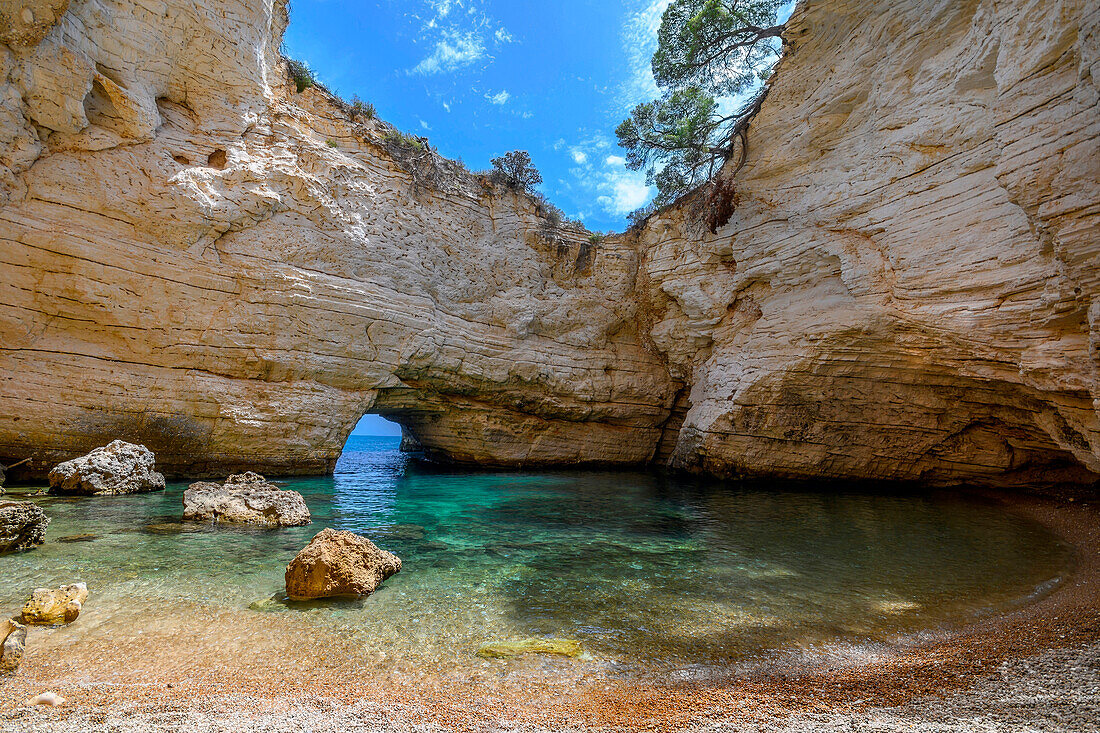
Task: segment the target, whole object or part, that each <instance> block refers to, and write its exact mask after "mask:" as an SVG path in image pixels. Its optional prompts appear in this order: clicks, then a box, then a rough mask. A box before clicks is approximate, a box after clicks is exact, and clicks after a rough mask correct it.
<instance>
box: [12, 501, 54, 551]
mask: <svg viewBox="0 0 1100 733" xmlns="http://www.w3.org/2000/svg"><path fill="white" fill-rule="evenodd" d="M49 523H50V518H49V517H47V516H46V513H45V512H43V511H42V508H41V507H40V506H38V505H37V504H33V503H31V502H29V501H0V554H3V553H5V552H21V551H23V550H30V549H32V548H34V547H37V546H38V545H41V544H42V543H43V542H45V541H46V526H47V525H48V524H49Z"/></svg>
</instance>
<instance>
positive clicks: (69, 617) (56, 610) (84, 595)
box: [22, 583, 88, 626]
mask: <svg viewBox="0 0 1100 733" xmlns="http://www.w3.org/2000/svg"><path fill="white" fill-rule="evenodd" d="M86 600H88V586H87V585H85V584H84V583H73V584H72V585H63V586H61V587H60V588H57V589H56V590H51V589H49V588H36V589H35V591H34V592H33V593H31V597H30V599H29V600H28V601H27V602H26V603H24V604H23V614H22V619H23V623H25V624H29V625H32V626H59V625H61V624H71V623H72V622H73V621H76V617H77V616H79V615H80V611H81V609H83V607H84V602H85V601H86Z"/></svg>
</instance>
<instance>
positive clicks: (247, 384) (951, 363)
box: [0, 0, 1100, 484]
mask: <svg viewBox="0 0 1100 733" xmlns="http://www.w3.org/2000/svg"><path fill="white" fill-rule="evenodd" d="M1098 16H1100V11H1097V10H1096V9H1093V8H1091V7H1090V6H1089V4H1087V3H1085V2H1084V1H1083V0H1081V1H1080V2H1056V1H1055V2H1034V3H1030V2H1026V1H1025V0H1013V1H1012V2H1007V3H1005V2H994V1H993V0H972V1H971V0H963V1H962V2H955V1H952V2H947V1H946V0H939V1H934V0H895V1H893V2H887V3H876V4H873V5H868V4H866V3H855V2H848V1H847V0H807V1H806V2H804V4H803V5H802V6H801V7H800V9H799V10H798V11H797V13H796V16H795V18H793V19H792V22H791V28H790V31H789V33H788V36H789V40H790V49H789V53H788V57H787V58H786V59H785V61H784V62H783V63H782V66H781V69H780V70H779V72H778V73H777V76H776V78H775V80H774V83H773V86H772V89H771V93H770V95H769V98H768V100H767V102H766V104H765V106H764V109H763V111H762V112H761V114H760V116H759V117H758V119H757V121H756V123H755V124H754V126H753V129H752V132H751V136H750V150H749V155H748V162H747V164H746V165H745V167H744V168H743V169H742V170H741V171H740V172H739V173H738V174H737V175H736V177H735V180H734V181H733V189H734V191H735V195H734V202H733V203H734V204H735V209H734V215H733V217H732V218H731V219H730V221H729V222H728V223H727V224H726V225H724V226H723V227H721V228H720V229H719V230H718V232H717V234H713V235H712V234H710V233H708V232H706V231H705V229H704V228H703V227H701V226H700V225H699V224H698V223H697V222H698V221H699V220H700V216H699V212H698V211H697V210H696V209H698V208H699V205H698V204H697V203H696V202H695V201H694V200H688V201H686V202H684V204H683V205H681V206H679V207H676V208H674V209H672V210H669V211H666V212H664V213H662V214H661V215H660V216H658V217H654V218H653V219H652V220H651V221H650V222H649V223H648V225H647V226H646V227H645V228H644V229H643V230H642V231H640V232H635V233H632V234H630V235H626V236H623V237H612V238H609V239H608V240H605V241H604V242H602V243H601V244H600V245H599V246H598V247H596V248H592V247H590V246H589V245H588V244H587V242H586V240H585V236H584V234H583V233H581V232H577V231H574V230H570V229H562V228H555V227H551V226H549V225H548V223H547V222H546V221H545V220H543V219H542V218H541V216H540V214H539V211H538V208H537V206H536V205H535V204H534V203H533V202H532V201H530V200H529V199H527V198H526V197H523V196H519V195H516V194H514V193H512V192H509V191H507V190H505V189H502V188H497V187H493V186H491V185H488V184H486V183H485V182H483V181H481V180H480V179H478V178H477V177H474V176H470V175H468V174H466V173H464V172H462V171H461V170H459V169H457V168H456V167H454V166H452V165H449V164H447V163H446V162H441V161H439V160H438V159H437V158H434V157H432V156H428V155H426V154H424V153H423V151H418V150H416V149H415V147H413V148H410V147H408V146H405V147H402V146H400V145H395V144H394V143H393V142H392V141H388V140H387V129H388V128H387V126H386V125H384V124H383V123H381V122H379V121H376V120H368V119H365V118H364V117H363V116H358V117H355V116H353V115H349V113H348V110H347V109H346V108H345V107H343V106H341V105H340V104H339V103H338V102H336V101H335V100H332V99H331V98H329V97H328V96H327V95H325V94H324V93H323V92H321V91H319V90H316V89H309V90H306V91H305V92H303V93H301V94H296V93H295V91H294V87H293V85H292V84H291V83H289V82H288V80H287V76H286V73H285V68H284V66H283V65H282V63H281V61H280V59H279V56H278V51H277V49H278V45H279V41H280V37H281V33H282V30H283V28H284V27H285V24H286V13H285V9H284V7H283V4H282V2H278V1H276V2H273V1H272V0H250V1H245V0H238V1H229V2H218V3H209V2H205V3H204V2H201V1H200V2H189V3H183V2H178V0H166V2H162V3H159V4H156V5H154V6H149V5H147V4H138V3H135V2H130V1H128V0H94V1H93V0H70V1H69V2H65V0H15V2H14V3H13V2H11V0H5V2H4V3H3V4H0V262H2V267H3V268H4V272H5V276H4V278H3V280H2V281H0V378H2V381H0V462H6V461H5V460H4V459H7V460H8V461H11V460H16V459H19V458H23V457H26V456H29V455H33V456H34V462H33V465H32V467H31V470H32V471H34V472H41V471H43V470H45V469H47V468H48V467H49V465H51V464H52V463H54V462H56V461H57V460H59V459H61V458H69V457H71V456H73V455H75V454H79V453H83V452H85V451H87V450H88V449H90V448H92V447H95V446H97V445H103V444H106V443H107V442H109V441H110V440H112V439H115V438H121V439H125V440H128V441H131V442H138V443H144V444H145V445H147V446H148V447H150V448H152V449H153V450H154V451H156V453H157V457H158V468H159V469H162V470H164V471H165V472H166V473H169V474H176V475H179V474H190V475H195V474H204V473H219V474H225V473H227V472H230V471H234V470H238V469H245V468H248V469H254V470H259V471H261V472H264V473H270V474H278V473H313V472H323V471H328V470H331V468H332V466H333V464H334V462H335V460H336V458H337V457H338V455H339V452H340V449H341V447H342V445H343V443H344V440H345V438H346V436H347V434H348V432H349V431H350V430H351V428H352V426H353V425H354V424H355V422H356V421H357V419H358V418H359V417H360V416H361V415H362V414H363V413H365V412H369V411H372V412H378V413H381V414H384V415H387V416H390V417H392V418H394V419H397V420H398V421H400V422H401V423H402V424H403V425H404V426H405V427H406V428H407V430H408V431H409V432H410V433H411V434H412V435H413V436H415V438H416V439H417V440H419V442H420V443H421V444H422V445H423V446H424V447H425V449H426V450H428V451H429V453H431V454H433V455H435V456H437V457H440V458H448V459H452V460H459V461H476V462H485V463H500V464H510V465H532V464H578V463H599V464H639V463H645V462H648V461H650V460H656V461H658V462H662V463H663V462H665V461H666V460H670V461H671V463H672V464H673V465H675V466H679V467H683V468H687V469H691V470H700V471H705V472H711V473H716V474H719V475H735V474H736V475H740V474H760V475H779V476H790V477H799V476H825V477H834V478H888V479H902V480H905V479H924V480H928V481H934V482H941V483H955V482H960V481H977V482H981V483H991V484H1030V483H1037V482H1045V481H1056V480H1065V481H1074V482H1090V481H1093V480H1094V479H1095V478H1096V476H1097V472H1100V425H1098V413H1097V404H1098V403H1095V402H1094V400H1095V399H1096V398H1097V397H1100V395H1098V394H1097V392H1098V390H1100V387H1098V377H1100V357H1098V354H1097V349H1098V348H1100V330H1098V329H1100V326H1097V321H1098V320H1100V299H1098V298H1097V294H1098V290H1100V266H1098V263H1097V252H1098V250H1100V243H1098V241H1097V236H1096V228H1097V227H1096V223H1097V221H1098V216H1097V214H1098V211H1100V191H1098V185H1100V184H1098V183H1097V180H1098V171H1097V165H1098V164H1097V160H1098V156H1097V149H1096V148H1097V140H1100V115H1098V113H1097V111H1096V104H1097V89H1096V84H1095V81H1094V72H1096V71H1098V61H1097V59H1098V58H1100V53H1098V45H1100V39H1098V34H1097V30H1096V29H1097V23H1098Z"/></svg>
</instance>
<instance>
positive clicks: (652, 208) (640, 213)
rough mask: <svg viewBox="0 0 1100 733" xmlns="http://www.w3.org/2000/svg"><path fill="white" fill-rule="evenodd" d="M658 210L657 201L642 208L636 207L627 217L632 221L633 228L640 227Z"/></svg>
mask: <svg viewBox="0 0 1100 733" xmlns="http://www.w3.org/2000/svg"><path fill="white" fill-rule="evenodd" d="M656 211H657V204H656V202H653V203H650V204H646V205H645V206H643V207H642V208H640V209H635V210H634V211H631V212H630V213H629V214H627V215H626V218H627V219H628V220H629V221H630V226H631V228H633V227H640V226H641V225H642V224H645V222H646V219H648V218H649V217H650V216H652V215H653V214H654V213H655V212H656Z"/></svg>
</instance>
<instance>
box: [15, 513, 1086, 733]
mask: <svg viewBox="0 0 1100 733" xmlns="http://www.w3.org/2000/svg"><path fill="white" fill-rule="evenodd" d="M989 498H990V499H991V500H997V501H1000V502H1002V503H1004V504H1005V507H1006V509H1007V510H1010V511H1015V512H1019V513H1021V514H1024V515H1026V516H1029V517H1031V518H1033V519H1035V520H1037V521H1039V522H1041V523H1043V524H1045V525H1046V526H1047V527H1049V528H1050V529H1052V530H1053V531H1055V532H1056V533H1057V534H1059V535H1060V536H1062V537H1063V538H1064V539H1065V540H1066V541H1067V542H1068V543H1069V544H1070V545H1072V546H1073V547H1074V548H1075V553H1076V554H1075V557H1076V567H1075V569H1074V572H1073V575H1072V577H1070V578H1069V579H1068V580H1067V581H1066V582H1065V583H1063V584H1062V586H1060V587H1059V588H1058V589H1056V590H1055V591H1054V592H1052V593H1051V594H1050V595H1048V596H1047V597H1045V598H1043V599H1041V600H1039V601H1038V602H1036V603H1034V604H1032V605H1030V606H1027V607H1025V608H1022V609H1020V610H1018V611H1015V612H1013V613H1010V614H1006V615H1005V616H1002V617H999V618H995V619H988V620H986V621H983V622H981V623H977V624H974V625H972V626H970V627H967V628H966V629H962V630H959V631H957V632H956V633H953V634H951V635H949V636H945V637H940V638H937V639H927V640H925V641H923V642H918V643H914V644H912V645H911V646H909V647H908V648H903V649H898V650H896V651H895V652H894V653H892V654H888V655H884V656H882V657H881V658H876V659H874V660H872V661H869V662H866V663H861V664H852V665H845V666H836V665H833V666H829V667H827V668H822V667H821V666H817V667H814V666H802V667H798V666H793V667H792V666H782V667H781V666H778V665H777V666H775V667H762V668H757V669H755V670H753V671H748V672H742V673H739V674H736V675H734V676H731V677H730V678H729V679H726V680H722V681H718V682H716V681H708V682H705V683H688V682H685V683H680V684H667V685H644V684H639V683H638V682H636V681H618V680H611V679H609V678H607V677H602V678H597V679H588V678H584V677H579V678H577V679H573V680H569V681H567V682H564V683H563V682H562V681H560V680H558V681H550V682H548V681H547V680H545V679H543V680H540V679H538V678H537V676H536V677H524V676H522V675H520V676H516V677H510V678H503V677H502V678H501V679H500V680H498V681H493V680H456V679H446V678H441V677H439V676H433V675H422V676H411V677H407V678H404V679H401V680H394V679H379V678H377V677H371V676H370V675H369V674H368V673H367V672H366V671H363V670H356V669H355V668H354V667H349V666H348V665H347V664H345V663H342V662H341V659H343V657H341V655H340V648H339V647H338V646H333V647H331V648H330V649H328V652H329V653H330V654H331V659H327V658H326V659H325V660H324V661H325V662H326V663H325V664H322V665H320V666H318V667H316V668H311V669H309V670H308V674H305V675H303V674H302V672H301V670H300V669H298V670H297V671H296V668H295V667H294V666H293V661H294V659H295V657H294V652H295V649H294V646H293V640H289V641H288V640H287V639H285V638H284V639H281V640H279V642H280V643H281V646H278V647H277V648H276V647H274V646H273V648H272V650H271V653H270V656H271V657H272V658H274V659H276V660H283V661H284V662H285V664H283V665H281V666H280V665H275V666H272V665H271V664H270V663H268V664H256V663H254V662H255V661H258V660H234V662H233V663H232V664H231V665H226V666H225V667H217V668H213V669H211V668H208V666H209V665H207V666H202V665H199V666H195V667H192V668H190V669H188V671H187V676H186V677H184V678H175V679H174V681H171V680H169V679H167V678H160V679H158V678H157V677H156V676H149V675H148V674H146V673H145V672H143V671H142V669H141V668H139V667H138V666H136V665H135V668H134V669H133V670H130V669H129V667H128V666H127V665H118V664H114V663H113V662H112V660H114V659H120V658H122V659H126V658H129V659H134V658H135V656H134V655H135V653H137V654H141V653H153V654H155V650H149V649H143V648H142V647H140V646H138V647H135V648H133V649H120V650H109V649H101V650H90V651H89V650H85V651H77V650H71V654H72V656H71V657H69V658H67V659H63V660H57V659H52V658H51V659H49V660H48V662H47V661H46V660H43V662H42V663H40V664H38V665H34V666H35V669H34V670H33V674H32V673H31V671H30V670H27V671H26V672H25V671H24V670H20V673H19V674H18V675H17V676H16V677H14V678H9V679H7V680H3V681H0V730H2V731H27V732H32V731H51V732H53V731H78V730H79V731H147V730H148V731H152V730H157V731H161V730H170V731H176V730H179V731H184V730H187V731H230V730H232V731H253V730H255V731H259V730H264V731H299V730H310V731H349V730H351V731H452V730H453V731H468V730H499V731H517V730H520V731H544V730H545V731H581V730H585V731H595V730H601V731H634V730H659V731H666V730H667V731H682V730H692V731H707V732H710V731H749V732H754V733H755V732H757V731H776V732H779V731H810V730H813V731H852V730H861V731H862V730H868V731H902V730H905V731H912V730H920V731H964V730H965V731H1067V732H1069V731H1100V503H1098V502H1096V501H1081V500H1076V501H1074V500H1071V499H1049V498H1047V499H1042V498H1036V497H1005V496H990V497H989ZM209 621H210V622H211V623H217V622H218V621H217V619H210V620H209ZM275 641H276V640H275V639H273V644H274V643H275ZM59 649H61V647H59V646H57V645H55V646H54V647H53V648H52V653H54V654H56V653H57V652H58V650H59ZM306 651H307V652H308V653H309V654H312V655H314V656H317V655H321V654H323V650H322V651H319V650H316V649H311V650H306ZM127 654H128V655H129V656H127ZM142 661H146V662H147V661H148V660H142ZM259 661H263V660H259ZM25 666H27V665H25ZM215 666H216V665H215ZM119 667H121V668H122V669H121V670H120V669H118V668H119ZM231 667H232V668H231ZM143 675H144V676H143ZM47 689H48V690H53V691H55V692H59V693H61V694H62V695H63V696H65V697H68V698H69V699H70V702H69V703H68V704H66V705H64V706H62V707H60V708H43V707H37V708H29V707H26V706H25V701H26V700H27V699H28V698H29V697H31V696H32V695H34V694H37V693H39V692H42V691H45V690H47Z"/></svg>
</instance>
